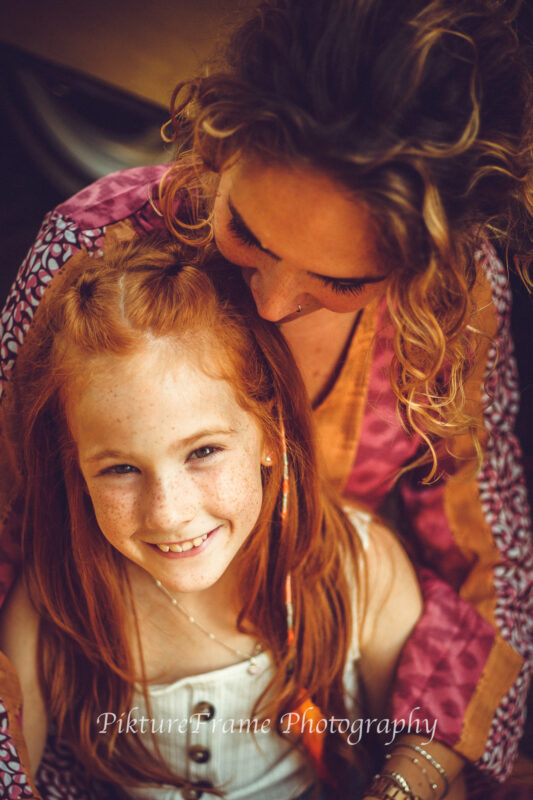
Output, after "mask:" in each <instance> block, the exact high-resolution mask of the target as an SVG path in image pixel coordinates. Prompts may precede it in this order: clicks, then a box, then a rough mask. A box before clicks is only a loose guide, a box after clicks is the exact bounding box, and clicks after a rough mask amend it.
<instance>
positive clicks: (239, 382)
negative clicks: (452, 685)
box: [9, 242, 359, 794]
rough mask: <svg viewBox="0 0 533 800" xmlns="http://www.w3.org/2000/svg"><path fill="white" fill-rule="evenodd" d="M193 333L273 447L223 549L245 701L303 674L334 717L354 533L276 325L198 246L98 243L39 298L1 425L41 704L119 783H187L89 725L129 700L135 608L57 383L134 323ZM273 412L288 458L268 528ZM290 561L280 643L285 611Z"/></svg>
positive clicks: (125, 346) (134, 337) (295, 695)
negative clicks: (130, 624) (251, 676)
mask: <svg viewBox="0 0 533 800" xmlns="http://www.w3.org/2000/svg"><path fill="white" fill-rule="evenodd" d="M197 332H201V333H202V335H203V336H205V337H209V341H212V342H217V344H218V347H217V349H216V352H215V353H214V361H213V363H211V364H206V369H209V370H213V374H216V375H217V376H222V377H224V378H226V379H227V380H228V381H230V382H231V383H232V385H233V387H234V389H235V391H236V396H237V399H238V402H239V403H240V404H241V405H242V407H243V408H244V409H245V410H247V411H249V412H250V413H252V414H253V415H254V416H255V418H256V419H257V420H258V422H259V425H260V427H261V429H262V432H263V436H264V437H265V441H266V442H268V445H269V447H270V449H271V451H272V452H273V454H274V458H273V465H272V467H271V468H269V469H265V470H264V475H263V483H264V499H263V505H262V509H261V513H260V517H259V520H258V523H257V525H256V528H255V530H254V532H253V534H252V535H251V536H250V537H249V539H248V540H247V542H246V543H245V545H244V546H243V548H242V550H241V552H240V553H239V556H238V564H239V568H240V581H239V586H240V592H241V601H242V604H241V608H242V610H241V612H240V615H239V618H238V625H239V627H240V629H241V630H247V631H253V632H254V633H255V634H256V635H257V636H258V637H260V639H261V641H262V642H263V644H264V647H265V649H267V650H269V651H270V652H271V653H272V658H273V661H274V663H275V665H276V671H275V677H274V678H273V680H272V683H271V685H270V686H269V688H268V690H267V692H266V693H265V695H264V696H263V697H262V698H259V699H258V704H257V705H256V709H254V711H258V712H259V713H261V714H265V715H268V716H270V717H271V718H274V719H280V717H281V716H282V715H283V714H284V713H287V712H289V711H291V710H292V709H294V708H295V707H296V706H297V705H298V701H299V699H301V692H302V691H303V689H304V687H305V689H306V690H307V692H308V693H309V695H310V696H311V697H312V698H313V700H314V701H315V702H316V703H317V704H318V705H319V707H320V708H321V709H322V711H323V712H324V713H325V714H328V715H331V716H334V717H337V718H339V717H341V718H345V717H346V716H347V711H346V708H345V704H344V699H343V687H342V675H343V671H344V666H345V662H346V656H347V650H348V646H349V643H350V637H351V631H352V627H353V616H354V609H353V608H352V605H353V603H352V600H353V597H352V593H351V591H350V585H349V581H348V578H347V572H348V571H352V574H353V570H356V571H357V565H358V563H359V554H358V547H357V537H355V536H354V533H353V529H352V527H351V526H350V524H349V522H348V521H347V519H346V518H345V516H344V514H343V513H342V511H341V510H340V509H339V507H338V506H337V505H336V503H335V501H334V500H333V499H332V498H331V497H330V496H329V495H328V491H327V490H326V488H325V485H324V484H323V482H322V478H321V475H320V470H319V468H318V466H317V457H316V453H315V448H314V444H313V438H314V437H313V431H312V423H311V416H310V409H309V402H308V399H307V396H306V392H305V388H304V386H303V384H302V381H301V379H300V377H299V374H298V371H297V368H296V366H295V363H294V361H293V358H292V356H291V354H290V351H289V349H288V347H287V345H286V343H285V341H284V339H283V337H282V336H281V334H280V333H279V332H278V330H277V328H276V326H274V325H272V324H271V323H268V322H266V321H264V320H262V319H261V318H259V317H258V316H257V314H256V312H255V307H254V304H253V301H252V299H251V298H250V296H249V294H248V290H247V288H246V287H245V285H244V284H243V283H242V281H241V278H240V276H238V274H237V273H236V271H235V270H234V269H232V268H227V265H226V264H225V262H224V261H223V259H222V258H221V257H220V256H219V255H218V254H215V253H214V251H213V250H211V249H210V248H207V249H198V248H190V247H187V246H186V245H182V244H179V243H177V242H173V243H154V242H151V243H146V242H144V243H142V244H138V243H133V244H131V243H130V244H128V245H126V246H124V245H122V246H120V247H119V246H117V247H116V249H114V250H113V251H112V252H109V253H107V254H105V255H104V256H102V257H101V258H91V257H89V256H88V255H86V254H80V256H78V257H77V263H72V264H71V266H70V267H69V269H68V271H67V272H65V273H64V274H61V275H59V276H58V277H57V278H56V279H55V281H54V284H52V286H51V287H50V289H49V290H48V292H47V294H46V296H45V298H44V299H43V301H42V303H41V305H40V307H39V309H38V312H37V314H36V317H35V322H34V325H33V327H32V329H31V331H30V332H29V334H28V338H27V341H26V343H25V345H24V348H23V350H22V353H21V356H20V358H19V360H18V362H17V366H16V370H15V375H14V380H13V382H12V385H11V389H10V391H11V392H12V396H11V401H12V402H11V403H10V405H9V408H10V409H11V412H10V413H11V417H10V420H9V427H10V431H11V438H12V441H13V443H14V446H15V448H16V450H17V453H18V458H19V467H20V473H21V477H22V482H21V485H22V486H23V494H24V523H23V534H22V544H23V556H24V569H25V575H26V580H27V582H28V586H29V591H30V595H31V598H32V601H33V603H34V605H35V607H36V609H37V611H38V613H39V615H40V619H41V622H40V633H39V673H40V681H41V686H42V689H43V693H44V697H45V702H46V706H47V709H48V711H49V713H50V716H51V718H52V719H53V720H54V722H55V723H56V725H57V727H58V734H59V736H60V737H61V738H65V739H66V740H68V742H69V743H70V744H71V746H72V747H73V749H74V750H75V752H76V753H77V755H78V757H79V758H80V759H81V760H82V762H83V763H84V764H85V765H86V766H87V768H88V769H89V770H90V771H91V773H92V774H94V775H96V776H98V777H101V778H103V779H106V780H111V781H113V782H120V783H123V784H128V783H129V784H132V783H135V782H140V783H143V782H152V783H153V782H155V783H165V784H171V785H174V786H176V787H180V786H181V787H182V786H187V785H188V783H187V781H186V780H184V779H182V778H180V777H179V776H176V775H173V774H171V773H169V771H168V769H167V768H166V767H165V765H164V764H163V763H162V762H161V761H158V760H157V759H154V757H152V756H148V753H147V751H146V749H145V747H144V746H143V745H142V744H141V742H140V741H138V738H137V737H135V736H134V735H127V734H126V735H124V734H121V735H118V734H117V732H116V731H115V734H114V735H110V736H102V735H99V733H98V731H97V724H96V719H97V717H98V714H99V713H101V712H102V710H113V712H114V713H116V714H117V717H118V716H119V715H120V714H121V713H122V712H127V711H128V709H129V708H130V707H131V704H132V699H133V693H134V683H135V682H136V681H139V680H141V681H142V676H139V675H138V674H135V670H134V663H135V658H134V655H135V654H134V653H133V652H132V643H131V641H130V640H129V639H128V637H127V635H126V620H127V619H129V618H130V617H131V614H132V612H133V616H135V614H134V598H133V596H132V592H131V590H130V587H129V584H128V579H127V574H126V570H125V567H124V560H123V557H122V556H121V555H120V554H119V553H118V552H117V551H116V550H115V549H114V548H113V547H112V546H111V545H110V544H109V543H108V542H107V540H106V539H105V538H104V537H103V536H102V534H101V533H100V531H99V529H98V526H97V523H96V520H95V516H94V513H93V509H92V505H91V501H90V498H89V496H88V494H87V492H86V491H85V490H84V485H83V479H82V477H81V474H80V470H79V468H78V464H77V454H76V451H75V446H74V444H73V442H72V439H71V436H70V432H69V429H68V424H67V420H66V415H65V401H66V398H67V396H68V391H69V387H70V386H72V382H73V381H76V380H78V379H79V378H80V376H81V375H83V377H84V380H90V376H91V370H92V369H93V363H92V362H93V359H94V358H95V357H96V356H98V355H100V354H102V353H116V354H122V353H124V354H126V353H128V352H132V351H134V350H135V349H136V348H138V347H139V345H140V344H141V343H142V342H143V340H145V339H146V338H147V337H148V336H164V337H174V338H176V339H177V340H179V339H180V338H183V337H187V336H189V335H190V334H191V333H197ZM217 354H218V355H217ZM280 420H281V421H282V422H283V426H284V429H285V432H286V441H287V451H288V460H289V472H290V496H289V506H288V517H287V520H286V524H285V526H284V532H283V536H281V535H280V528H281V525H280V511H281V492H282V482H283V470H282V437H281V435H280V424H279V423H280ZM347 565H348V566H347ZM289 572H290V573H291V574H292V585H293V601H294V620H295V622H294V633H295V645H294V647H293V648H289V647H288V646H287V631H286V621H285V610H284V587H285V582H286V579H287V575H288V573H289ZM134 646H135V645H134ZM137 647H140V642H139V640H138V637H137ZM141 663H142V660H141ZM259 706H260V707H259ZM329 750H330V757H331V758H335V760H337V759H336V756H338V755H339V754H340V753H341V752H342V753H344V755H346V756H347V751H348V750H351V751H352V755H353V748H348V747H347V746H345V745H344V743H343V742H342V740H341V739H340V738H339V737H337V736H334V737H332V747H331V748H329ZM347 757H348V756H347ZM213 791H214V793H215V794H220V791H219V790H217V789H214V790H213Z"/></svg>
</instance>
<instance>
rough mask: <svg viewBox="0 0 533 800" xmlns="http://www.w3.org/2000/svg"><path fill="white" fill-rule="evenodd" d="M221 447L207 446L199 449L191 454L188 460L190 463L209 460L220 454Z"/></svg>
mask: <svg viewBox="0 0 533 800" xmlns="http://www.w3.org/2000/svg"><path fill="white" fill-rule="evenodd" d="M221 449H222V448H221V447H211V446H210V445H206V446H205V447H198V448H197V449H196V450H193V451H192V453H191V454H190V456H189V458H188V460H189V461H199V460H201V459H204V458H209V456H213V455H215V453H220V451H221Z"/></svg>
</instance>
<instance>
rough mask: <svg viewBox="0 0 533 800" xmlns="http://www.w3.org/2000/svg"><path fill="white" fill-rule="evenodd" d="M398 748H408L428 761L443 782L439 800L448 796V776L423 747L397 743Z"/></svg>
mask: <svg viewBox="0 0 533 800" xmlns="http://www.w3.org/2000/svg"><path fill="white" fill-rule="evenodd" d="M398 747H408V748H409V750H414V751H415V752H416V753H419V754H420V755H421V756H423V758H425V759H426V761H429V763H430V764H431V766H432V767H433V769H434V770H436V772H438V773H439V775H440V776H441V778H442V780H443V781H444V794H443V795H442V796H441V800H443V798H444V797H446V795H447V794H448V791H449V789H450V781H449V780H448V776H447V774H446V770H445V769H444V767H442V766H441V765H440V764H439V762H438V761H435V759H434V758H433V756H431V755H430V754H429V753H428V752H427V751H426V750H424V748H423V747H419V746H418V745H417V744H408V743H407V742H398V744H397V745H396V748H398Z"/></svg>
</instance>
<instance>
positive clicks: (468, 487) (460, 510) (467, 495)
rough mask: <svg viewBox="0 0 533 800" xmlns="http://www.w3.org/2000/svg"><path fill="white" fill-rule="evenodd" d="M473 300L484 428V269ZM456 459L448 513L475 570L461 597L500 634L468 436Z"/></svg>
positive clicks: (492, 558) (477, 398) (472, 384)
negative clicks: (477, 333) (479, 332)
mask: <svg viewBox="0 0 533 800" xmlns="http://www.w3.org/2000/svg"><path fill="white" fill-rule="evenodd" d="M473 299H474V302H475V304H476V307H477V309H478V311H477V313H476V314H475V315H474V317H473V325H474V326H475V327H476V328H478V329H479V330H481V331H482V332H483V333H484V334H488V336H487V335H481V334H480V335H478V336H477V337H476V338H475V346H476V352H475V364H474V368H473V371H472V372H471V374H470V376H469V377H468V379H467V381H466V383H465V394H466V397H467V398H468V408H467V410H468V411H469V413H471V414H472V416H473V417H475V418H477V419H478V420H480V422H481V423H483V397H482V387H483V381H484V378H485V370H486V365H487V354H488V349H489V347H490V345H491V343H492V338H493V337H494V336H495V335H496V333H497V330H498V319H497V316H496V309H495V308H494V305H493V303H492V293H491V288H490V284H489V282H488V280H487V278H486V276H485V274H484V273H483V271H482V270H481V269H480V270H479V272H478V278H477V281H476V285H475V287H474V292H473ZM480 434H481V437H480V438H481V445H482V447H485V446H486V440H487V434H486V431H485V429H484V428H483V429H482V430H480ZM450 449H451V451H452V453H453V454H454V455H455V456H456V457H457V463H458V464H461V465H462V466H460V467H459V468H458V469H457V470H456V472H455V474H454V476H453V477H452V478H451V479H449V480H448V481H447V482H446V485H445V487H444V511H445V514H446V518H447V520H448V523H449V525H450V529H451V532H452V535H453V538H454V541H455V543H456V545H457V547H458V548H459V550H460V551H461V553H462V554H463V556H464V558H465V560H466V561H467V563H469V564H470V565H471V569H470V571H469V574H468V577H467V578H466V580H465V582H464V583H463V585H462V586H461V589H460V595H461V597H463V598H464V599H465V600H467V601H468V602H469V603H471V604H472V605H473V606H474V607H475V608H476V609H477V610H478V611H479V613H480V614H481V615H482V616H483V617H484V618H485V619H486V620H487V621H488V622H489V623H490V624H491V625H492V626H493V627H494V628H496V630H497V629H498V626H497V623H496V619H495V609H496V603H497V592H496V588H495V586H494V578H493V570H494V567H495V565H496V564H498V563H499V562H500V560H501V553H500V551H499V550H498V548H497V546H496V543H495V541H494V537H493V533H492V530H491V528H490V526H489V524H488V522H487V520H486V519H485V516H484V514H483V509H482V506H481V500H480V497H479V487H478V483H477V476H476V475H475V453H474V450H473V446H472V441H471V439H470V436H468V435H465V436H457V437H455V439H454V440H453V442H452V443H451V447H450Z"/></svg>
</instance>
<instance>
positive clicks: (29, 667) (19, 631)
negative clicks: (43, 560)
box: [0, 578, 47, 774]
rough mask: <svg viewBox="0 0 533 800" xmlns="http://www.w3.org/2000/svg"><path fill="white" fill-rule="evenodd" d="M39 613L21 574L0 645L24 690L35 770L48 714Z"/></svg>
mask: <svg viewBox="0 0 533 800" xmlns="http://www.w3.org/2000/svg"><path fill="white" fill-rule="evenodd" d="M38 635H39V616H38V614H37V612H36V611H35V609H34V607H33V605H32V603H31V600H30V597H29V595H28V591H27V589H26V585H25V583H24V580H23V579H22V578H19V579H18V580H17V582H16V583H15V584H14V586H13V588H12V589H11V591H10V593H9V595H8V597H7V599H6V601H5V603H4V605H3V606H2V613H1V614H0V649H1V650H2V652H3V653H4V654H5V655H6V656H7V657H8V659H9V660H10V662H11V664H12V665H13V666H14V668H15V670H16V672H17V677H18V679H19V683H20V688H21V690H22V730H23V733H24V739H25V743H26V746H27V748H28V754H29V758H30V766H31V771H32V774H35V772H36V770H37V767H38V765H39V763H40V760H41V756H42V753H43V750H44V745H45V742H46V730H47V717H46V711H45V706H44V701H43V697H42V694H41V691H40V688H39V678H38V669H37V642H38Z"/></svg>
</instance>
